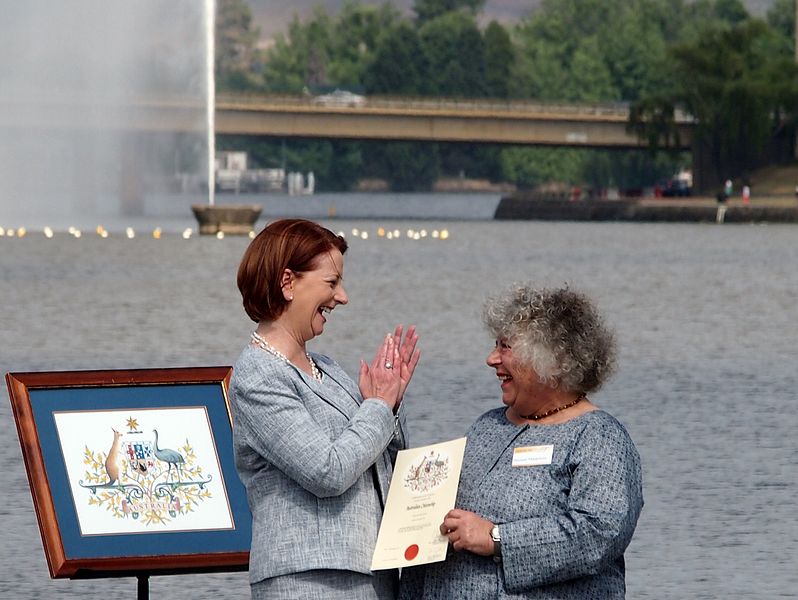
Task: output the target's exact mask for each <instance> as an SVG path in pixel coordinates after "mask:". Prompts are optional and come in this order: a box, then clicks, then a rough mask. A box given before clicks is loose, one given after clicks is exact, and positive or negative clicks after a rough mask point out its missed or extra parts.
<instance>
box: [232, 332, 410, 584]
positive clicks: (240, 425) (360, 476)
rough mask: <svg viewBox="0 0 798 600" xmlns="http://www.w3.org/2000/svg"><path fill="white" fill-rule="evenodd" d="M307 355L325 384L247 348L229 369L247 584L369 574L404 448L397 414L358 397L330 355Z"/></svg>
mask: <svg viewBox="0 0 798 600" xmlns="http://www.w3.org/2000/svg"><path fill="white" fill-rule="evenodd" d="M311 356H312V358H313V360H314V362H315V363H316V365H317V366H318V368H319V370H320V371H321V372H322V373H323V377H322V381H321V382H319V381H316V380H314V379H313V378H312V377H310V376H309V375H307V374H306V373H304V372H303V371H301V370H300V369H297V368H296V367H294V366H293V365H291V364H289V363H287V362H285V361H283V360H281V359H279V358H277V357H275V356H273V355H271V354H269V353H268V352H265V351H263V350H261V349H259V348H254V347H252V346H248V347H247V348H245V349H244V351H243V352H242V353H241V356H240V357H239V358H238V360H237V361H236V364H235V366H234V368H233V378H232V381H231V385H230V395H231V405H232V413H233V442H234V449H235V456H236V468H237V470H238V474H239V477H240V478H241V481H242V482H243V483H244V486H245V487H246V489H247V499H248V501H249V507H250V510H251V511H252V547H251V551H250V561H249V578H250V582H251V583H255V582H257V581H261V580H262V579H265V578H269V577H275V576H278V575H285V574H288V573H297V572H300V571H308V570H311V569H342V570H348V571H356V572H360V573H369V572H370V571H369V566H370V565H371V556H372V553H373V551H374V544H375V542H376V539H377V531H378V529H379V524H380V519H381V517H382V507H383V506H384V504H385V498H386V496H387V492H388V484H389V483H390V478H391V473H392V468H393V461H394V459H395V458H396V453H397V451H398V450H400V449H402V448H404V447H405V446H406V440H405V434H404V427H405V425H404V417H403V416H402V415H401V414H400V416H398V417H396V418H395V417H394V415H393V413H392V412H391V410H390V409H389V408H388V406H387V405H386V404H385V403H384V402H382V401H380V400H377V399H365V400H364V399H363V398H362V397H361V395H360V392H359V391H358V387H357V385H356V384H355V382H354V381H352V379H351V378H350V377H349V376H348V375H347V374H346V373H345V372H344V371H343V369H341V367H339V366H338V364H336V363H335V362H334V361H333V360H331V359H330V358H328V357H326V356H323V355H320V354H312V355H311ZM400 413H401V411H400Z"/></svg>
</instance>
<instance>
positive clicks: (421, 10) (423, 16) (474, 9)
mask: <svg viewBox="0 0 798 600" xmlns="http://www.w3.org/2000/svg"><path fill="white" fill-rule="evenodd" d="M483 6H485V0H415V1H414V2H413V10H414V11H415V13H416V20H417V21H418V23H419V24H423V23H426V22H427V21H432V20H433V19H437V18H438V17H441V16H443V15H445V14H447V13H450V12H455V11H463V12H467V13H469V14H470V15H472V16H475V15H476V14H477V13H478V12H479V11H481V10H482V7H483Z"/></svg>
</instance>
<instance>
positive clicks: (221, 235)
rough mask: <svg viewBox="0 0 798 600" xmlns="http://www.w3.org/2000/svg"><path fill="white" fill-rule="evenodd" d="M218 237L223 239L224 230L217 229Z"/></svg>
mask: <svg viewBox="0 0 798 600" xmlns="http://www.w3.org/2000/svg"><path fill="white" fill-rule="evenodd" d="M216 239H217V240H223V239H224V231H217V232H216Z"/></svg>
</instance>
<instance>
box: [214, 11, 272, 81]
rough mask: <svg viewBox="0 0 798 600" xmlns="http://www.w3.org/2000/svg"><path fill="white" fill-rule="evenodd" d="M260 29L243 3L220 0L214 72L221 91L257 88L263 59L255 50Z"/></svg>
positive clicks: (217, 13) (217, 16) (217, 14)
mask: <svg viewBox="0 0 798 600" xmlns="http://www.w3.org/2000/svg"><path fill="white" fill-rule="evenodd" d="M259 37H260V30H259V29H258V28H256V27H254V26H253V22H252V11H251V10H250V8H249V6H248V5H247V3H246V2H245V1H244V0H219V3H218V5H217V8H216V40H215V41H216V43H215V46H216V47H215V54H216V56H215V71H216V86H217V88H218V89H220V90H250V89H257V88H258V87H259V86H260V78H259V77H258V73H259V71H260V69H261V61H262V57H261V54H260V52H258V50H257V49H256V47H255V44H256V42H257V41H258V38H259Z"/></svg>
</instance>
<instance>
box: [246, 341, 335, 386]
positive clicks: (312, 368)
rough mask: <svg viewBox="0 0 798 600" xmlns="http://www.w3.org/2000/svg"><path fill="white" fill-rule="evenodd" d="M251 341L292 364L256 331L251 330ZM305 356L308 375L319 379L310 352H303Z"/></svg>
mask: <svg viewBox="0 0 798 600" xmlns="http://www.w3.org/2000/svg"><path fill="white" fill-rule="evenodd" d="M252 343H253V344H254V345H255V346H257V347H258V348H260V349H261V350H265V351H266V352H268V353H269V354H272V355H274V356H276V357H277V358H279V359H280V360H282V361H283V362H285V363H287V364H289V365H290V364H293V363H292V362H291V361H290V360H288V357H287V356H286V355H285V354H283V353H282V352H280V351H279V350H278V349H277V348H275V347H274V346H272V345H271V344H270V343H269V342H267V341H266V339H265V338H264V337H263V336H262V335H260V334H259V333H258V332H257V331H253V332H252ZM305 356H306V357H307V359H308V362H309V363H310V376H311V377H313V379H315V380H316V381H321V371H319V368H318V367H317V366H316V363H314V362H313V359H312V358H310V354H308V353H307V351H306V352H305Z"/></svg>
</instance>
